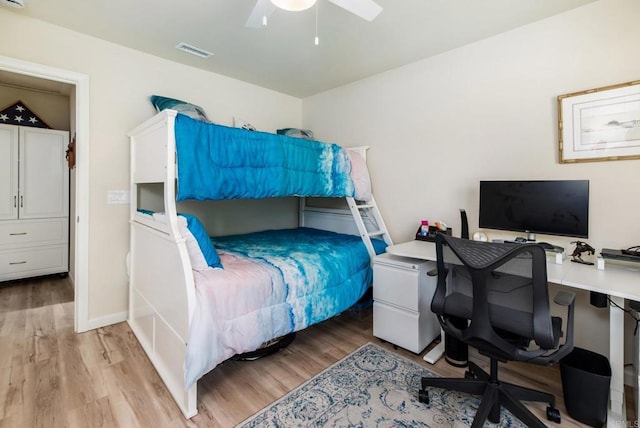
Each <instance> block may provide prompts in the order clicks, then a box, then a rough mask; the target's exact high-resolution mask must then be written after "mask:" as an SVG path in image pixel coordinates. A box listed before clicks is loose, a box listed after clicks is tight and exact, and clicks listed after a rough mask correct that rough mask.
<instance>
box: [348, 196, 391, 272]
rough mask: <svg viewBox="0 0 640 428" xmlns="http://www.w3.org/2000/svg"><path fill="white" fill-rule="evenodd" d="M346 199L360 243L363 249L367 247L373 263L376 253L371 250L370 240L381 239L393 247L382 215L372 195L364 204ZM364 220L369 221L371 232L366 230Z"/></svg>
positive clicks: (349, 198) (352, 199)
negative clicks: (362, 243) (360, 239)
mask: <svg viewBox="0 0 640 428" xmlns="http://www.w3.org/2000/svg"><path fill="white" fill-rule="evenodd" d="M346 199H347V204H348V205H349V209H350V210H351V214H352V215H353V219H354V220H355V222H356V226H358V231H359V232H360V237H361V238H362V242H364V245H365V247H367V251H368V252H369V256H370V257H371V261H373V257H374V256H375V255H376V252H375V250H374V248H373V244H372V243H371V238H378V239H382V240H384V242H386V243H387V245H393V241H392V240H391V236H390V235H389V231H388V230H387V226H386V225H385V224H384V220H383V219H382V215H381V214H380V210H379V209H378V204H376V200H375V198H374V197H373V195H372V196H371V200H370V201H366V202H365V201H357V200H356V199H355V198H352V197H347V198H346ZM365 218H366V219H367V220H369V221H368V223H369V224H370V228H371V230H370V229H368V228H367V225H366V224H365V222H364V220H365Z"/></svg>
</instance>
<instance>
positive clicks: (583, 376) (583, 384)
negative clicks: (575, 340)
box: [560, 348, 611, 427]
mask: <svg viewBox="0 0 640 428" xmlns="http://www.w3.org/2000/svg"><path fill="white" fill-rule="evenodd" d="M560 375H561V376H562V390H563V395H564V403H565V405H566V407H567V412H568V413H569V416H571V417H572V418H573V419H575V420H577V421H580V422H582V423H583V424H587V425H590V426H592V427H601V426H602V425H604V423H605V422H606V421H607V410H608V407H609V385H610V384H611V366H610V365H609V360H608V359H607V357H605V356H603V355H600V354H597V353H595V352H592V351H588V350H586V349H581V348H573V351H571V352H570V353H569V354H568V355H567V356H566V357H564V358H563V359H562V360H560Z"/></svg>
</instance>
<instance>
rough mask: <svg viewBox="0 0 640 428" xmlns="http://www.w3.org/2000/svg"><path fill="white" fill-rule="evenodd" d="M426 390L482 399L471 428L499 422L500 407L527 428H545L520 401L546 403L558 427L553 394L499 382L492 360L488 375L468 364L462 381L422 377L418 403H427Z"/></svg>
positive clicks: (550, 416)
mask: <svg viewBox="0 0 640 428" xmlns="http://www.w3.org/2000/svg"><path fill="white" fill-rule="evenodd" d="M428 387H434V388H443V389H446V390H449V391H457V392H464V393H467V394H473V395H481V396H482V400H481V402H480V407H478V410H477V412H476V416H475V418H474V420H473V424H472V425H471V426H472V428H475V427H482V426H483V425H484V422H485V421H486V420H487V419H488V420H489V422H491V423H498V422H500V409H501V407H503V406H504V407H505V408H506V409H508V410H509V411H510V412H511V413H512V414H513V415H514V416H515V417H516V418H518V419H519V420H520V421H522V422H523V423H524V424H525V425H527V426H528V427H540V428H545V427H546V425H545V424H544V423H543V422H542V421H541V420H540V419H538V418H537V417H536V416H535V415H534V414H533V413H531V411H529V409H527V408H526V407H525V406H524V405H523V404H522V403H521V401H536V402H543V403H548V404H549V407H547V418H548V419H549V420H551V421H554V422H556V423H560V412H559V411H558V410H557V409H556V407H555V405H556V398H555V396H554V395H553V394H549V393H546V392H542V391H536V390H534V389H529V388H524V387H522V386H518V385H514V384H511V383H507V382H500V381H498V362H497V360H495V359H493V358H492V359H491V374H489V373H487V372H485V371H484V370H482V369H481V368H480V367H479V366H478V365H476V364H475V363H473V362H471V361H469V371H467V372H466V373H465V378H464V379H460V378H432V377H423V378H422V390H420V394H419V400H420V401H421V402H428V392H427V388H428Z"/></svg>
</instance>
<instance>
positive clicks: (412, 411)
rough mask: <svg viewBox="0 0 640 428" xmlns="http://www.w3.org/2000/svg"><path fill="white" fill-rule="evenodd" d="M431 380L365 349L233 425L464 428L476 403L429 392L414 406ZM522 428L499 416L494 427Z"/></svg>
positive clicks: (422, 371)
mask: <svg viewBox="0 0 640 428" xmlns="http://www.w3.org/2000/svg"><path fill="white" fill-rule="evenodd" d="M423 376H436V374H434V373H432V372H430V371H429V370H427V369H426V368H424V367H423V366H421V365H419V364H416V363H414V362H413V361H410V360H408V359H406V358H404V357H401V356H400V355H397V354H395V353H393V352H390V351H387V350H386V349H384V348H381V347H379V346H377V345H374V344H372V343H367V344H366V345H364V346H362V347H361V348H360V349H358V350H356V351H355V352H353V353H352V354H349V355H347V356H346V357H345V358H343V359H342V360H340V361H338V362H337V363H335V364H334V365H333V366H331V367H329V368H328V369H326V370H325V371H323V372H322V373H320V374H318V375H317V376H315V377H314V378H313V379H311V380H309V381H308V382H307V383H305V384H303V385H301V386H299V387H298V388H296V389H295V390H293V391H291V392H290V393H289V394H287V395H285V396H284V397H282V398H281V399H280V400H278V401H276V402H274V403H273V404H271V405H270V406H269V407H267V408H265V409H263V410H261V411H260V412H259V413H257V414H256V415H254V416H252V417H251V418H249V419H247V420H246V421H244V422H242V423H241V424H240V425H238V426H239V427H241V428H252V427H261V428H262V427H279V428H289V427H379V428H390V427H465V426H470V425H471V423H472V422H473V417H474V415H475V413H476V410H477V408H478V405H479V404H480V400H479V398H476V397H473V396H470V395H468V394H462V393H457V392H449V391H444V390H441V389H431V390H430V392H429V396H430V403H429V404H423V403H420V402H419V401H418V390H419V389H420V380H421V378H422V377H423ZM485 426H492V427H493V426H499V427H524V425H523V424H522V423H521V422H520V421H519V420H518V419H516V418H515V417H513V415H511V413H509V412H508V411H506V410H502V414H501V415H500V424H497V425H494V424H489V423H487V424H486V425H485Z"/></svg>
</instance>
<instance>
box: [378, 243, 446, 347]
mask: <svg viewBox="0 0 640 428" xmlns="http://www.w3.org/2000/svg"><path fill="white" fill-rule="evenodd" d="M435 267H436V265H435V263H434V262H429V261H423V260H416V259H409V258H405V257H398V256H394V255H392V254H388V253H386V254H381V255H379V256H376V257H375V259H374V262H373V335H374V336H376V337H378V338H380V339H383V340H386V341H387V342H390V343H393V344H394V345H397V346H400V347H402V348H405V349H408V350H410V351H411V352H414V353H416V354H419V353H420V352H422V351H423V350H424V348H425V347H426V346H427V345H428V344H429V343H431V342H432V341H433V340H434V339H435V338H436V337H438V335H439V334H440V324H439V323H438V319H437V318H436V316H435V315H434V314H433V312H431V299H432V298H433V293H434V292H435V289H436V281H437V277H435V276H433V277H432V276H427V272H429V271H430V270H432V269H435Z"/></svg>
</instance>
